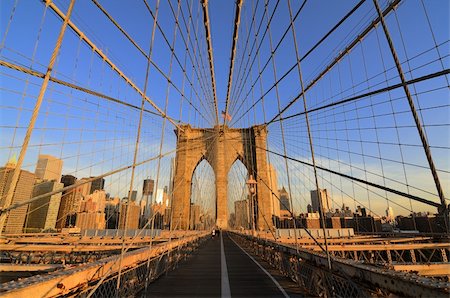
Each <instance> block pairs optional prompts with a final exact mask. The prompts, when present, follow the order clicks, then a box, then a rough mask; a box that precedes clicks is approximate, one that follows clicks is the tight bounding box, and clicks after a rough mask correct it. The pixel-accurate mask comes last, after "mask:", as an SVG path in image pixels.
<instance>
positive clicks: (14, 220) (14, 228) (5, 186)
mask: <svg viewBox="0 0 450 298" xmlns="http://www.w3.org/2000/svg"><path fill="white" fill-rule="evenodd" d="M16 164H17V162H16V160H15V158H13V159H11V160H9V161H8V162H7V163H6V165H5V166H4V167H2V168H0V207H3V206H4V205H5V201H6V195H7V193H8V190H9V188H10V187H11V183H12V176H13V172H14V168H15V167H16ZM34 180H35V175H34V174H33V173H30V172H28V171H24V170H20V174H19V179H18V181H17V186H16V189H15V191H14V194H13V198H12V202H11V203H12V204H14V203H20V202H23V201H25V200H28V199H30V198H31V194H32V191H33V185H34ZM27 209H28V206H27V205H25V206H22V207H19V208H16V209H13V210H11V211H10V212H9V214H8V215H7V218H6V224H5V227H4V232H5V233H22V230H23V226H24V224H25V218H26V215H27Z"/></svg>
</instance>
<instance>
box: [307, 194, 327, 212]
mask: <svg viewBox="0 0 450 298" xmlns="http://www.w3.org/2000/svg"><path fill="white" fill-rule="evenodd" d="M319 193H320V198H319V196H318V195H317V190H311V205H312V211H313V212H319V213H320V205H319V204H320V203H319V199H320V200H321V202H322V207H323V212H324V213H325V212H328V211H330V210H331V198H330V196H329V195H328V191H327V189H326V188H325V189H320V191H319Z"/></svg>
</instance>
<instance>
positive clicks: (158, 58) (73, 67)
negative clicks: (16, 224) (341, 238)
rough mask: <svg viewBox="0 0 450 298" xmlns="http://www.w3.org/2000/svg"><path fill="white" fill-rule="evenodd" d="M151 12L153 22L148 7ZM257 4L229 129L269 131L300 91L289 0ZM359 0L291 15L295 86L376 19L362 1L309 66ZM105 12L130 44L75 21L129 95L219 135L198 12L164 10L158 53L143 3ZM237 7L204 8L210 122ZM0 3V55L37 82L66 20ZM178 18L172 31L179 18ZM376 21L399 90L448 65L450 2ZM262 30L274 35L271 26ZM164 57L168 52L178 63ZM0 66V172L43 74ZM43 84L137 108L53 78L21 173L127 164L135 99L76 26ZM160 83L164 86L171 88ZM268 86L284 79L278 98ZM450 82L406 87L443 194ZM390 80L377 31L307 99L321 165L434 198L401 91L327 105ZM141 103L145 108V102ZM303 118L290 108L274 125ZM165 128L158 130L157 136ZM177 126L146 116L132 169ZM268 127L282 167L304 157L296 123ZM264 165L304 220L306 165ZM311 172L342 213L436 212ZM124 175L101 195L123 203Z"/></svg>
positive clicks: (91, 12) (244, 42) (302, 134)
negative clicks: (49, 158) (48, 160)
mask: <svg viewBox="0 0 450 298" xmlns="http://www.w3.org/2000/svg"><path fill="white" fill-rule="evenodd" d="M54 2H55V4H56V6H57V7H59V8H60V9H61V10H62V11H63V12H66V11H67V7H68V4H69V1H67V0H57V1H54ZM148 2H149V8H150V10H151V13H152V14H153V16H154V15H155V14H156V1H148ZM264 2H265V1H264V0H259V1H258V0H248V1H244V5H243V8H242V18H241V22H240V30H239V39H238V46H237V51H236V63H235V68H234V73H233V85H232V92H231V96H230V99H229V111H230V115H231V117H232V120H231V121H230V125H232V126H235V127H248V126H251V125H254V124H261V123H265V122H268V121H269V120H271V119H272V118H273V117H274V116H275V115H277V114H278V112H279V109H280V108H283V107H285V106H286V105H287V104H288V103H289V102H291V101H292V100H293V99H295V98H296V97H297V95H298V94H299V93H300V91H301V85H300V80H299V72H298V69H297V67H296V51H295V47H294V41H293V36H292V32H291V31H290V30H289V31H288V33H287V34H286V35H285V36H284V37H283V34H284V33H285V31H286V29H287V28H288V26H289V25H290V21H289V20H290V18H289V9H288V5H287V3H288V1H287V0H281V1H269V2H268V4H267V6H266V9H265V5H264ZM358 2H359V1H356V0H353V1H350V0H348V1H330V0H321V1H307V2H306V4H305V5H304V7H303V8H302V10H301V12H300V13H299V14H298V17H297V18H296V20H295V22H294V28H295V34H296V40H297V46H298V55H299V57H301V58H302V59H301V63H300V64H301V72H302V77H303V82H304V84H305V86H308V85H309V84H310V82H312V81H313V80H314V79H315V78H316V77H317V76H318V74H319V73H320V72H322V71H323V70H324V69H326V67H327V66H328V65H329V64H330V63H331V62H332V61H333V60H334V59H335V57H337V56H338V55H339V53H341V52H342V51H343V50H344V49H345V47H346V46H347V45H348V44H350V42H352V41H353V40H354V39H355V38H356V36H357V35H358V34H359V33H361V32H363V30H364V29H365V28H366V27H367V26H368V25H369V24H370V22H371V21H372V20H373V19H375V17H376V11H375V10H374V6H373V2H372V1H369V0H367V1H364V3H362V4H361V6H360V7H358V8H357V9H356V10H355V12H354V13H353V14H351V16H350V17H349V18H348V19H346V20H345V21H344V22H343V23H342V24H341V25H340V26H339V27H338V28H337V29H336V30H335V31H333V32H332V33H331V34H330V35H329V36H328V37H327V38H325V39H324V41H323V42H322V43H320V45H318V46H317V47H315V48H314V50H313V51H311V52H310V53H309V54H308V55H307V56H306V57H304V56H305V54H307V53H308V52H309V51H310V49H312V48H313V46H314V45H315V44H316V43H317V42H318V41H319V40H321V38H322V37H323V36H324V35H325V34H326V33H327V32H328V31H329V30H330V29H331V28H333V26H334V25H335V24H337V23H338V22H339V21H340V20H341V19H342V18H343V17H344V16H345V15H346V14H347V13H348V12H349V11H351V9H352V8H353V7H355V5H356V4H357V3H358ZM99 3H100V5H101V6H102V7H103V8H104V9H105V10H106V11H107V12H108V13H109V14H110V15H111V17H112V18H114V20H115V21H116V22H117V23H118V24H119V25H120V27H121V28H122V29H123V30H124V31H126V32H127V34H128V35H129V37H130V38H131V39H132V40H133V42H135V43H136V44H137V45H138V47H139V49H137V48H136V46H135V45H133V44H132V43H131V42H130V41H129V40H128V39H127V37H126V36H125V35H124V34H123V33H122V32H121V31H120V30H118V28H117V27H116V26H114V25H113V23H112V22H111V21H110V20H109V19H108V18H107V17H106V16H105V15H104V14H103V13H102V12H101V11H100V10H99V8H98V7H97V6H96V5H95V4H94V3H93V2H91V1H83V0H77V1H76V4H75V9H74V13H73V16H72V19H71V20H72V21H73V23H74V24H75V25H76V26H77V27H79V28H80V30H81V31H82V32H84V34H85V36H87V37H88V38H89V39H90V40H92V42H93V43H94V44H95V45H96V47H98V49H100V50H101V51H102V53H104V54H105V55H106V56H107V57H108V58H109V59H110V61H111V62H112V63H113V64H114V65H116V66H117V68H118V69H120V70H121V71H122V72H123V73H124V74H125V75H126V76H127V78H129V79H130V80H131V81H133V82H134V84H135V85H136V86H137V87H138V88H139V90H141V91H144V90H146V94H147V95H148V97H149V98H150V99H151V100H152V101H153V102H154V103H155V104H156V105H157V106H158V107H159V108H161V110H164V111H166V112H167V114H168V115H169V116H170V117H171V118H173V119H174V121H178V120H179V121H181V122H182V123H190V124H191V125H193V126H200V127H211V126H212V125H214V122H215V119H214V117H215V111H214V109H213V104H212V103H213V101H212V99H213V98H212V91H211V81H210V73H209V64H208V58H207V51H206V43H205V30H204V26H203V18H202V11H201V7H200V5H199V1H193V0H181V1H179V2H178V1H170V2H169V1H167V0H161V1H160V6H159V8H158V17H157V20H158V24H159V27H158V28H156V29H155V36H154V40H153V42H152V41H151V35H152V28H153V23H154V19H153V17H152V15H151V13H150V12H149V10H148V9H147V7H146V5H145V3H144V1H138V0H136V1H126V2H124V1H99ZM234 3H235V1H231V0H230V1H223V0H210V1H209V14H210V19H211V24H210V26H211V32H212V44H213V49H214V51H213V56H214V67H215V77H216V82H217V98H218V103H219V107H218V110H219V115H220V112H221V111H222V110H224V109H225V99H226V94H227V83H228V72H229V64H230V53H231V37H232V32H233V20H234V12H235V7H234V5H235V4H234ZM379 3H380V6H381V7H382V9H384V8H385V7H387V5H388V2H387V1H379ZM302 4H303V1H291V5H292V7H291V9H292V13H293V15H295V14H296V13H297V11H298V10H299V8H300V7H301V5H302ZM0 5H1V10H0V34H1V36H0V38H1V48H0V59H1V60H2V61H6V62H9V63H13V64H16V65H19V66H22V67H24V68H26V69H32V70H34V71H38V72H40V73H45V71H46V69H47V67H46V66H47V64H48V61H49V59H50V55H51V53H52V51H53V48H54V45H55V41H56V37H57V35H58V32H59V30H60V27H61V20H60V18H59V17H58V16H57V15H56V14H55V12H53V11H52V10H51V9H50V8H47V9H46V7H45V5H43V4H42V3H41V1H25V0H20V1H15V0H5V1H2V2H1V4H0ZM177 15H178V24H179V27H176V26H175V24H176V23H175V21H174V20H175V18H176V16H177ZM253 15H254V18H253ZM272 15H273V17H272V18H271V16H272ZM190 16H191V17H190ZM269 19H270V24H269V25H268V20H269ZM386 22H387V25H388V28H389V31H390V34H391V36H392V40H393V42H394V46H395V49H396V52H397V55H398V57H399V60H400V61H401V63H402V68H403V70H404V72H405V76H406V79H407V80H411V79H418V78H421V77H423V76H427V75H431V74H435V73H436V72H439V71H443V70H448V68H449V57H448V55H449V2H448V1H445V0H435V1H419V0H417V1H416V0H414V1H401V3H400V5H399V6H398V8H397V9H396V10H395V11H394V12H392V13H390V14H389V15H388V16H387V18H386ZM266 28H269V29H268V30H267V31H266ZM280 40H281V43H279V41H280ZM271 42H272V50H271V45H270V44H271ZM278 44H279V46H278V47H276V46H277V45H278ZM151 45H152V51H151V60H152V61H153V64H152V65H151V67H150V71H149V75H148V80H147V83H146V82H145V78H146V69H147V58H146V56H148V55H149V53H150V47H151ZM170 48H173V49H174V51H173V52H174V55H173V54H172V51H171V50H170ZM186 48H187V49H188V50H186ZM275 48H276V50H275ZM141 51H142V52H141ZM271 52H273V57H271ZM273 62H274V63H273ZM258 65H259V66H258ZM0 71H1V74H0V80H1V81H0V84H1V89H0V105H1V117H0V134H1V138H0V140H1V153H0V163H5V162H6V160H8V159H9V158H10V157H11V156H12V155H13V154H18V152H19V150H20V147H21V143H22V141H23V137H24V133H25V129H26V127H27V125H28V122H29V119H30V116H31V110H32V108H33V106H34V103H35V99H36V97H37V94H38V92H39V88H40V86H41V83H42V79H40V78H36V77H34V76H31V75H27V74H24V73H22V72H19V71H16V70H12V69H9V68H7V67H3V66H1V67H0ZM260 73H261V75H259V74H260ZM274 73H275V75H274ZM183 74H185V75H183ZM52 77H55V78H58V79H60V80H63V81H65V82H70V83H73V84H76V85H78V86H81V87H84V88H87V89H90V90H94V91H96V92H99V93H102V94H104V95H106V96H109V97H111V98H114V99H119V100H121V101H122V102H125V103H127V104H131V105H134V106H135V108H132V107H130V106H125V105H123V104H117V103H114V102H112V101H110V100H106V99H104V98H101V97H99V96H94V95H91V94H87V93H85V92H82V91H79V90H75V89H73V88H69V87H63V86H61V85H59V84H56V83H52V82H51V83H50V84H49V87H48V89H47V92H46V95H45V98H44V102H43V105H42V107H41V110H40V113H39V117H38V120H37V122H36V128H35V130H34V132H33V135H32V138H31V142H30V148H29V149H28V152H27V155H26V159H25V163H24V168H25V169H28V170H31V171H34V167H35V163H36V160H37V155H38V154H40V153H42V154H52V155H55V156H57V157H60V158H62V159H63V160H64V173H72V174H74V175H76V176H77V177H79V178H81V177H84V176H91V175H99V174H101V173H105V172H108V171H110V170H113V169H117V168H120V167H125V166H128V165H130V164H131V163H132V160H133V154H134V149H135V143H136V133H137V127H138V121H139V107H140V105H141V100H142V97H141V96H140V95H139V94H138V92H136V91H135V90H133V89H132V88H131V87H130V86H129V85H127V84H126V83H125V81H124V79H123V78H120V77H119V76H118V75H117V73H116V72H114V71H113V70H112V69H111V67H110V66H109V64H107V63H106V62H105V61H103V60H102V59H101V58H100V57H99V56H98V55H97V54H96V53H94V52H93V51H92V49H91V48H90V47H88V46H87V45H86V43H85V42H84V41H83V40H81V39H80V38H79V37H78V36H77V35H76V34H75V33H74V32H73V31H72V30H68V31H67V32H66V34H65V37H64V41H63V43H62V47H61V50H60V53H59V55H58V60H57V62H56V65H55V67H54V69H53V72H52ZM167 78H170V83H168V81H167ZM280 79H281V80H280ZM277 80H280V81H279V84H278V85H277V86H276V87H275V86H274V82H275V81H277ZM448 80H449V76H448V75H445V76H439V77H436V78H430V79H427V80H423V81H421V82H419V83H416V84H413V85H410V86H409V88H410V91H411V93H412V94H413V100H414V102H415V105H416V108H417V110H418V113H419V118H420V121H421V123H422V125H423V126H424V127H425V131H426V135H427V139H428V142H429V144H430V146H431V152H432V156H433V159H434V162H435V164H436V167H437V169H438V174H439V178H440V180H441V184H442V187H443V189H444V192H445V195H446V196H448V192H449V184H450V183H449V182H450V154H449V153H450V151H449V147H450V141H449V140H450V138H449V125H450V123H449V120H448V119H449V115H450V114H449V86H448ZM399 82H400V80H399V77H398V73H397V70H396V68H395V64H394V60H393V58H392V54H391V52H390V50H389V47H388V44H387V42H386V37H385V35H384V32H383V30H382V28H381V26H377V27H376V29H374V30H371V31H370V32H369V34H367V36H365V37H364V38H363V39H362V40H361V41H360V42H358V43H357V45H356V46H355V47H354V48H353V49H352V50H351V51H350V52H349V53H348V54H347V55H345V56H344V57H343V58H342V59H341V60H340V61H339V62H338V63H337V64H335V65H334V66H333V67H332V68H331V69H330V71H329V72H328V73H326V74H325V75H324V76H322V77H321V78H320V79H319V80H318V81H317V82H316V83H315V84H314V85H313V86H311V88H309V89H308V91H307V92H306V93H305V98H306V103H307V106H308V108H309V109H311V108H320V109H319V110H317V111H315V112H311V113H309V118H310V119H309V120H310V126H311V132H312V139H313V144H314V149H315V153H316V159H317V163H318V165H320V166H322V167H324V168H327V169H333V170H335V171H338V172H341V173H344V174H347V175H350V176H353V177H357V178H360V179H363V180H369V181H372V182H374V183H377V184H381V185H385V186H388V187H391V188H395V189H399V190H401V191H403V192H406V193H411V194H414V195H417V196H420V197H423V198H426V199H428V200H431V201H434V202H439V198H438V197H437V195H436V187H435V185H434V182H433V180H432V176H431V173H430V170H429V166H428V162H427V160H426V157H425V154H424V150H423V148H422V144H421V142H420V139H419V137H418V133H417V128H416V127H415V123H414V120H413V118H412V116H411V115H412V114H411V111H410V107H409V105H408V103H407V100H406V98H405V93H404V91H403V90H402V89H401V88H396V89H393V90H391V91H389V92H383V93H380V94H377V95H373V96H365V97H363V98H361V99H359V100H355V101H352V102H349V103H346V104H340V105H336V106H333V107H329V108H321V107H322V106H324V105H326V104H329V103H333V102H336V101H339V100H344V99H347V98H350V97H352V96H355V95H360V94H364V93H367V92H369V91H375V90H378V89H381V88H384V87H387V86H391V85H393V84H397V83H399ZM262 95H263V96H262ZM145 108H146V109H147V110H149V111H152V112H154V111H155V110H154V108H153V107H152V106H151V105H150V104H149V103H146V104H145ZM303 111H304V107H303V101H302V99H300V100H297V101H296V102H295V103H294V104H293V105H292V106H291V107H290V108H289V109H288V110H287V111H286V112H285V113H284V114H283V116H289V115H294V114H296V113H301V112H303ZM220 121H223V119H222V118H220ZM281 125H283V128H281ZM162 127H164V130H163V131H164V135H162V134H161V131H162ZM173 129H174V126H173V125H172V124H171V123H169V122H165V123H164V121H163V120H162V118H161V117H159V116H155V115H153V114H150V113H148V112H146V113H144V117H143V122H142V135H141V138H140V149H139V151H138V157H137V160H138V161H145V160H147V159H149V158H152V157H155V156H157V155H158V154H159V152H160V150H161V152H162V153H164V152H168V151H170V150H172V149H174V148H175V144H176V137H175V134H174V133H173ZM268 130H269V138H268V147H269V148H268V149H269V150H272V151H274V152H278V153H281V154H283V152H284V150H286V155H288V156H290V157H292V158H295V159H298V160H301V161H305V162H311V153H310V149H309V139H308V135H307V130H306V120H305V117H304V115H300V116H295V117H292V118H290V119H287V120H284V121H282V122H281V121H277V122H273V123H270V124H269V126H268ZM283 135H284V142H283V137H282V136H283ZM161 139H163V142H162V147H161V148H160V144H161ZM173 156H174V155H173V154H172V155H169V156H167V158H164V159H163V160H162V162H161V163H160V165H159V167H158V161H157V160H154V161H151V162H147V163H145V164H143V165H142V166H139V167H137V170H136V172H137V175H136V179H135V183H134V184H135V185H134V186H133V188H137V189H140V188H141V184H142V180H143V179H145V178H146V177H157V176H158V174H157V173H158V168H159V172H160V175H159V177H160V179H159V180H160V181H159V186H160V187H162V186H163V185H166V184H168V181H169V178H168V177H169V173H170V162H169V161H170V158H172V157H173ZM268 158H269V160H270V162H271V163H273V164H274V166H275V167H276V169H277V171H278V180H279V181H278V184H279V185H280V186H281V185H284V186H287V185H288V184H291V193H292V197H293V198H294V207H295V208H296V210H297V211H305V210H306V204H307V203H309V201H310V198H309V191H310V190H311V189H314V188H315V186H314V178H313V177H314V176H313V172H312V168H311V167H310V166H305V165H302V164H301V163H298V162H295V161H289V162H288V170H286V166H285V161H284V159H283V158H280V157H279V156H277V155H274V154H269V155H268ZM233 171H234V172H233V173H234V174H233V173H232V174H231V175H232V176H236V177H241V176H242V175H241V174H238V172H239V173H240V172H242V169H236V170H233ZM318 175H319V184H320V186H321V187H323V188H327V189H329V190H330V192H331V194H332V198H333V205H334V207H336V208H338V207H341V206H342V204H343V203H345V204H346V205H349V206H351V208H352V209H354V207H356V206H357V205H364V206H366V207H370V209H371V210H373V212H375V213H376V214H380V215H382V214H383V213H384V210H385V209H386V207H387V206H392V207H393V208H394V210H395V211H396V213H401V214H408V213H409V212H410V211H411V210H413V211H422V210H428V211H433V212H434V211H435V208H433V207H430V206H425V205H423V204H415V203H414V204H413V203H412V202H411V201H410V200H408V199H404V198H400V197H398V196H395V195H392V194H389V193H386V192H384V191H380V190H378V189H376V188H370V187H369V188H368V187H366V186H365V185H362V184H358V183H355V182H351V181H349V180H347V179H344V178H341V177H339V176H337V175H333V174H330V173H328V172H326V171H321V170H319V172H318ZM204 176H208V177H205V178H204V179H207V178H208V179H211V175H204ZM288 177H289V179H288ZM129 179H130V170H126V171H123V172H121V173H119V174H116V175H113V176H111V177H110V178H108V180H107V181H108V182H107V187H109V191H110V192H111V193H112V194H113V195H119V196H123V195H125V194H126V193H127V188H128V187H124V185H125V184H126V183H127V182H128V181H129ZM240 179H241V180H243V179H244V177H242V178H240ZM288 180H289V181H288ZM289 182H290V183H289ZM208 185H209V184H208ZM236 197H237V196H236ZM205 204H207V203H205ZM208 204H211V203H208Z"/></svg>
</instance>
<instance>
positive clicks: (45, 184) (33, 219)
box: [25, 180, 64, 232]
mask: <svg viewBox="0 0 450 298" xmlns="http://www.w3.org/2000/svg"><path fill="white" fill-rule="evenodd" d="M63 186H64V184H62V183H60V182H56V181H41V180H38V182H37V183H36V185H35V186H34V188H33V197H36V196H39V195H42V194H46V193H49V192H52V191H54V190H57V189H61V188H62V187H63ZM60 203H61V193H57V194H54V195H52V196H48V197H45V198H42V199H39V200H37V201H34V202H32V203H30V205H29V207H28V218H27V220H26V224H25V232H28V231H29V232H41V231H43V230H49V229H55V227H56V221H57V218H58V211H59V206H60Z"/></svg>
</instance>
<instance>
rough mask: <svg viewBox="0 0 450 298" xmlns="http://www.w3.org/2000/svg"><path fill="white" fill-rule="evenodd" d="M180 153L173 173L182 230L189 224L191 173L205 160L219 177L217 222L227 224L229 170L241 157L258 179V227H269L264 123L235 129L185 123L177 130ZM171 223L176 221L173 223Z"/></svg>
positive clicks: (175, 205) (174, 204)
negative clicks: (266, 219)
mask: <svg viewBox="0 0 450 298" xmlns="http://www.w3.org/2000/svg"><path fill="white" fill-rule="evenodd" d="M176 134H177V138H178V142H177V154H176V168H175V176H174V185H176V187H175V188H174V193H173V202H172V208H173V213H172V214H173V215H172V222H173V220H175V219H177V218H178V219H179V221H180V223H179V224H177V226H178V227H179V228H180V229H188V227H189V208H190V195H191V189H190V187H191V182H192V175H193V173H194V171H195V168H196V167H197V165H198V164H199V163H200V162H201V161H202V160H203V159H206V160H207V161H208V163H209V164H210V165H211V166H212V168H213V171H214V174H215V178H216V213H217V218H216V224H217V226H218V227H220V228H223V229H226V228H227V227H228V207H227V187H228V177H227V176H228V172H229V170H230V168H231V166H232V165H233V163H234V162H235V161H236V160H237V159H239V160H241V162H242V163H243V164H244V166H245V167H246V168H247V171H248V173H250V174H252V175H253V177H255V179H256V180H257V182H258V184H257V193H256V197H257V204H258V210H259V211H258V214H261V215H262V216H261V217H258V222H257V223H258V228H260V229H268V228H272V227H269V226H268V225H267V223H266V221H265V220H264V217H265V218H271V211H270V191H269V188H268V185H269V183H268V181H269V176H268V171H267V159H266V150H265V148H266V136H267V130H266V127H265V126H253V127H250V128H246V129H235V128H228V127H223V126H216V127H214V128H205V129H203V128H192V127H191V126H190V125H183V126H181V127H180V129H178V130H177V131H176ZM172 226H174V224H173V223H172Z"/></svg>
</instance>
